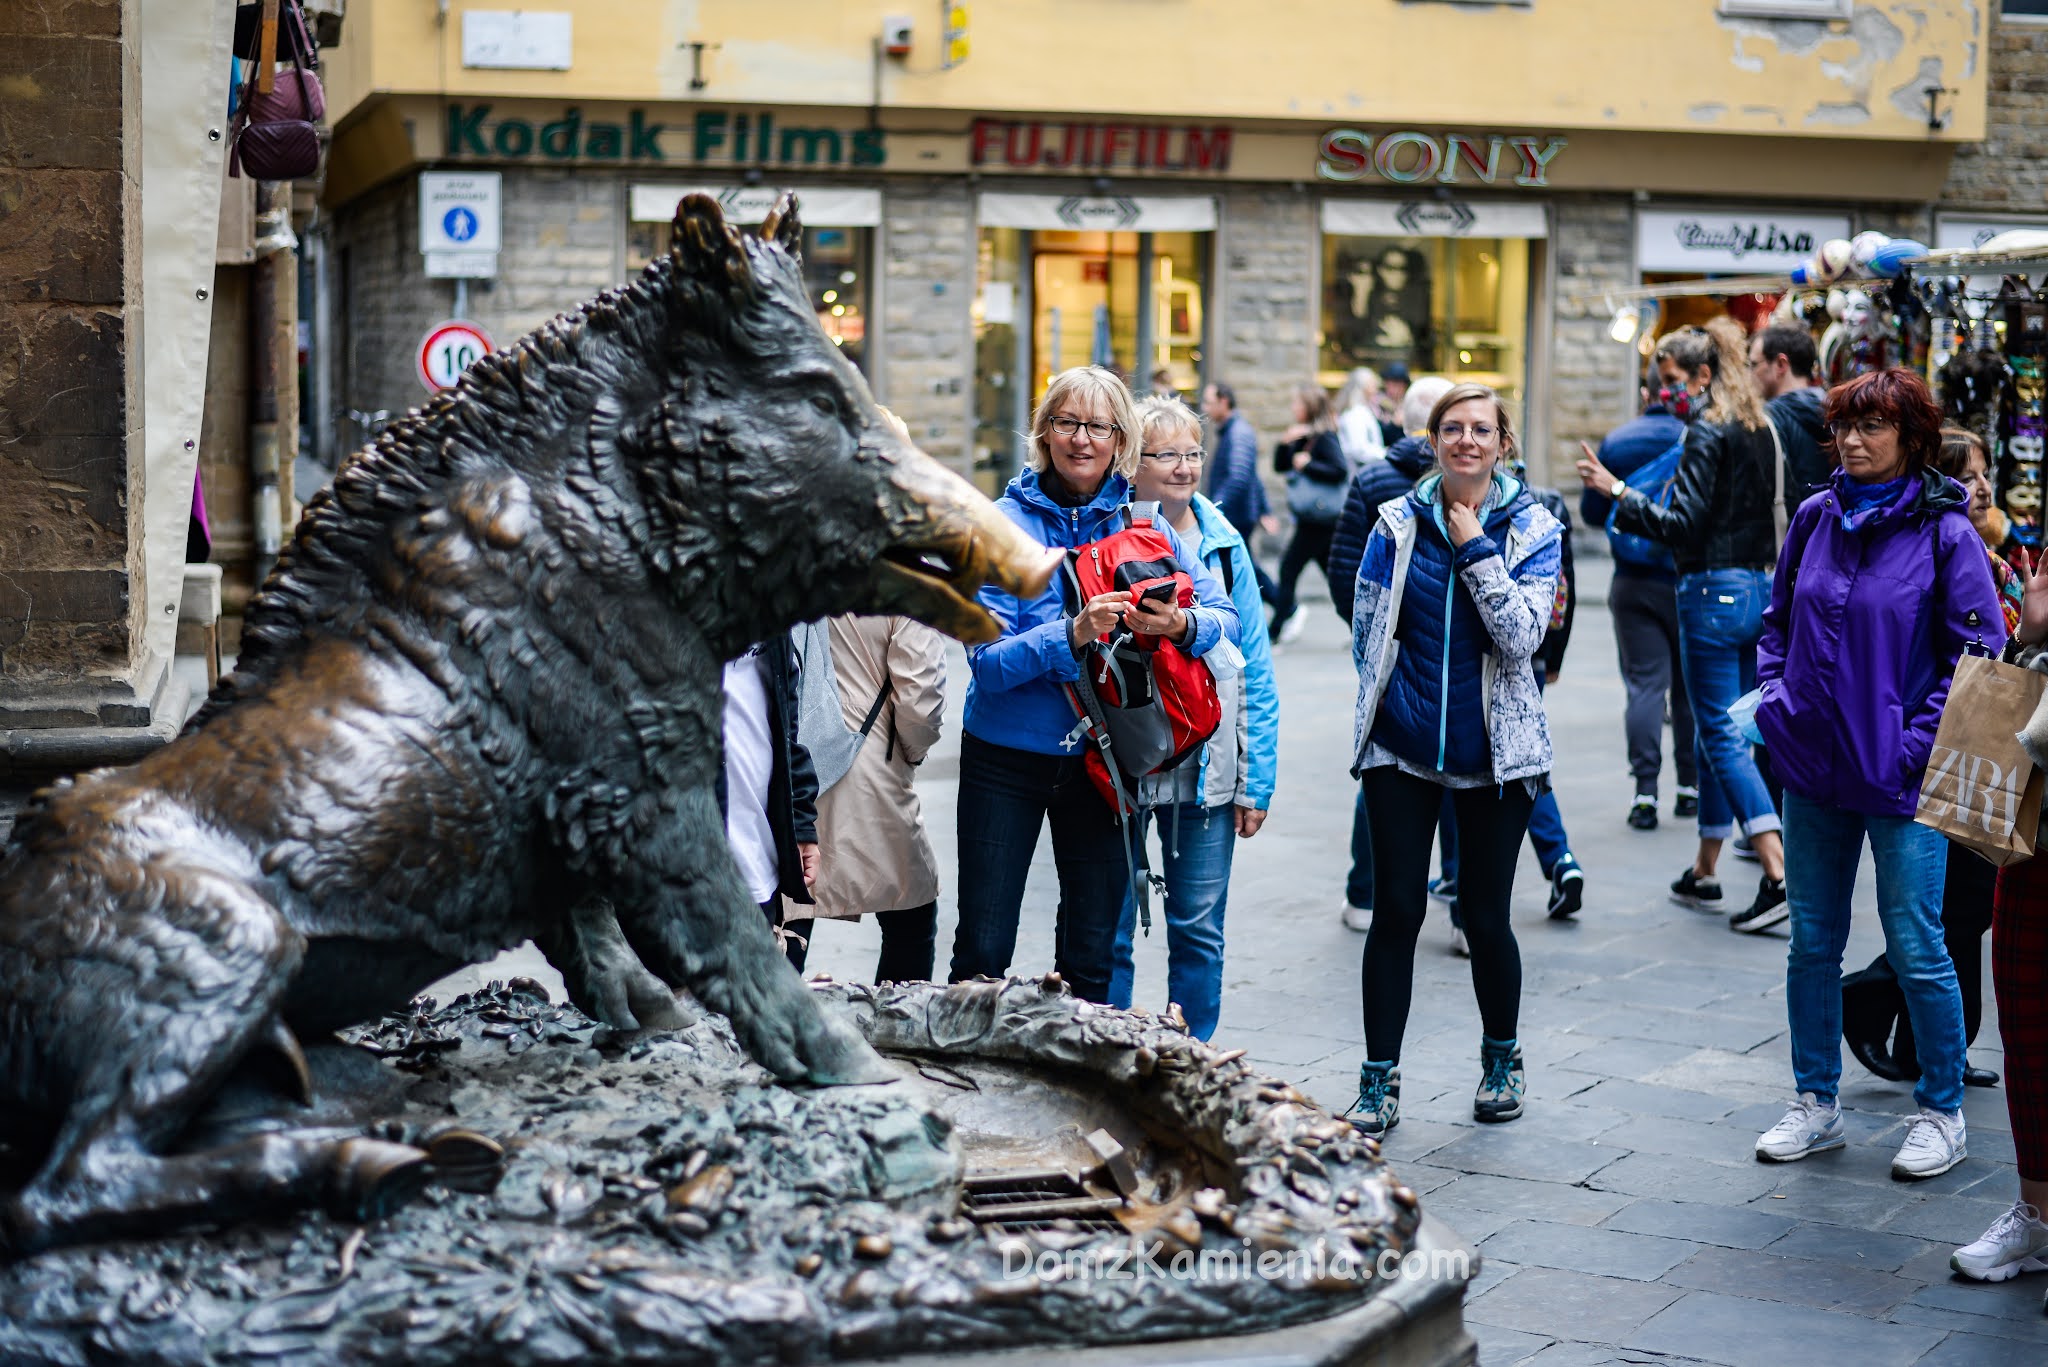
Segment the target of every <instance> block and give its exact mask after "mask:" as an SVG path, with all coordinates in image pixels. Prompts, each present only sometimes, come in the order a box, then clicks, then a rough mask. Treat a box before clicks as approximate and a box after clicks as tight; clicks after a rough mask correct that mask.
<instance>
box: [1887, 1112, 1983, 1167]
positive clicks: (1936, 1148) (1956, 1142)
mask: <svg viewBox="0 0 2048 1367" xmlns="http://www.w3.org/2000/svg"><path fill="white" fill-rule="evenodd" d="M1967 1139H1968V1136H1967V1135H1966V1133H1965V1127H1964V1125H1963V1113H1962V1112H1961V1111H1957V1112H1956V1113H1955V1114H1954V1115H1943V1114H1942V1113H1941V1112H1940V1111H1922V1112H1920V1117H1919V1119H1917V1120H1915V1121H1914V1122H1913V1128H1912V1129H1910V1130H1908V1131H1907V1132H1906V1142H1905V1143H1903V1144H1901V1145H1899V1153H1898V1157H1896V1158H1894V1159H1892V1180H1893V1181H1894V1182H1917V1181H1919V1180H1921V1179H1922V1178H1925V1177H1939V1176H1941V1175H1942V1174H1943V1173H1945V1172H1947V1171H1948V1170H1949V1169H1950V1168H1952V1167H1954V1166H1955V1165H1956V1164H1958V1163H1960V1162H1962V1161H1963V1159H1965V1158H1966V1157H1968V1156H1969V1153H1970V1146H1969V1144H1968V1142H1967Z"/></svg>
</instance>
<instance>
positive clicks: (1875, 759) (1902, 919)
mask: <svg viewBox="0 0 2048 1367" xmlns="http://www.w3.org/2000/svg"><path fill="white" fill-rule="evenodd" d="M1827 430H1828V434H1829V438H1830V441H1831V446H1832V452H1833V455H1834V458H1835V462H1836V464H1837V466H1838V467H1839V468H1838V469H1837V470H1836V471H1835V474H1834V477H1833V478H1832V479H1831V480H1830V481H1829V483H1828V485H1827V487H1826V488H1824V489H1823V490H1822V491H1821V492H1819V493H1817V494H1815V495H1814V496H1813V497H1812V498H1809V499H1807V500H1806V502H1805V503H1803V504H1801V505H1800V508H1799V512H1798V514H1797V515H1796V516H1794V517H1793V519H1792V526H1791V530H1790V532H1789V534H1788V535H1787V536H1786V538H1785V548H1784V551H1783V552H1782V553H1781V554H1780V555H1779V557H1778V569H1777V574H1776V576H1775V577H1774V579H1773V581H1772V585H1771V605H1770V607H1769V608H1768V609H1766V610H1765V612H1764V634H1763V640H1762V641H1761V642H1760V643H1759V644H1758V646H1757V679H1758V681H1759V683H1760V685H1761V688H1762V693H1763V697H1762V700H1761V702H1760V703H1759V705H1758V707H1757V711H1756V724H1757V728H1758V729H1759V730H1760V731H1761V732H1762V733H1763V738H1764V744H1765V746H1766V747H1767V748H1768V749H1769V751H1770V756H1771V767H1772V768H1773V769H1774V770H1776V771H1777V775H1778V778H1779V779H1780V781H1782V782H1783V783H1784V785H1785V891H1786V898H1787V901H1788V903H1789V904H1790V906H1791V908H1792V918H1791V919H1792V952H1791V956H1790V958H1789V959H1788V961H1787V963H1786V968H1785V1007H1786V1013H1787V1015H1788V1016H1789V1018H1790V1023H1791V1030H1792V1074H1793V1078H1794V1080H1795V1081H1796V1083H1797V1085H1798V1088H1799V1099H1798V1101H1797V1102H1795V1103H1794V1104H1793V1106H1792V1107H1791V1109H1790V1110H1788V1111H1786V1113H1785V1118H1784V1119H1783V1120H1780V1121H1779V1122H1778V1123H1777V1124H1776V1125H1774V1126H1772V1127H1771V1129H1770V1130H1769V1131H1767V1132H1766V1133H1765V1134H1764V1135H1763V1137H1762V1138H1760V1139H1759V1140H1757V1144H1756V1155H1757V1157H1758V1158H1761V1159H1766V1160H1769V1161H1773V1162H1780V1163H1784V1162H1790V1161H1792V1160H1793V1159H1797V1158H1804V1157H1806V1155H1808V1154H1810V1153H1818V1152H1820V1151H1822V1150H1825V1149H1836V1148H1840V1147H1841V1146H1842V1144H1843V1132H1842V1113H1841V1109H1840V1107H1839V1106H1837V1104H1836V1101H1835V1090H1836V1086H1837V1084H1838V1083H1839V1082H1840V1080H1841V1075H1842V1048H1841V1036H1842V950H1843V948H1844V946H1845V945H1846V944H1847V941H1848V938H1849V904H1850V899H1851V897H1852V895H1853V893H1854V891H1855V886H1856V865H1857V863H1858V861H1859V860H1860V859H1861V857H1862V851H1863V842H1864V841H1865V840H1866V839H1868V840H1869V842H1870V849H1871V855H1872V858H1873V859H1874V860H1875V862H1876V865H1877V914H1878V919H1879V921H1880V922H1881V923H1882V924H1883V926H1884V940H1885V952H1886V954H1887V955H1888V956H1889V957H1890V959H1891V962H1892V965H1893V967H1895V968H1896V969H1897V970H1898V974H1899V986H1900V987H1901V988H1902V989H1903V990H1904V993H1905V997H1906V1009H1907V1012H1908V1013H1909V1015H1910V1018H1911V1020H1912V1023H1913V1037H1914V1040H1915V1042H1916V1044H1917V1045H1918V1048H1919V1054H1920V1082H1919V1085H1918V1086H1916V1087H1915V1088H1914V1090H1913V1097H1914V1100H1915V1102H1916V1103H1918V1105H1919V1107H1920V1115H1919V1118H1918V1119H1917V1120H1915V1121H1914V1123H1913V1127H1912V1129H1911V1130H1910V1131H1909V1132H1908V1133H1907V1135H1906V1142H1905V1144H1904V1146H1903V1147H1901V1148H1900V1150H1899V1152H1898V1156H1897V1157H1896V1158H1894V1159H1893V1160H1892V1176H1893V1177H1894V1178H1895V1179H1898V1180H1902V1181H1906V1180H1913V1179H1917V1178H1924V1177H1933V1176H1935V1175H1937V1174H1939V1173H1944V1172H1947V1171H1948V1170H1949V1169H1950V1168H1952V1167H1954V1166H1955V1165H1956V1164H1957V1163H1959V1162H1961V1161H1962V1158H1963V1155H1964V1153H1965V1144H1964V1131H1963V1066H1964V1061H1965V1055H1964V1040H1963V1003H1962V997H1961V994H1960V993H1959V992H1958V990H1957V986H1956V971H1955V965H1954V964H1953V963H1952V962H1951V961H1950V959H1949V955H1948V947H1947V945H1946V944H1945V943H1943V939H1942V929H1941V898H1942V883H1943V879H1944V876H1945V873H1946V870H1947V863H1948V842H1947V840H1946V839H1944V838H1943V837H1942V835H1941V833H1940V832H1938V831H1936V830H1934V829H1933V828H1931V827H1928V826H1922V825H1919V824H1917V823H1916V822H1915V821H1914V820H1913V813H1914V809H1915V806H1916V803H1917V800H1918V797H1919V792H1920V778H1921V774H1922V771H1924V770H1925V769H1926V767H1927V759H1928V752H1929V751H1930V750H1931V749H1932V747H1933V745H1934V731H1935V727H1936V726H1937V725H1938V724H1939V722H1940V721H1941V710H1942V706H1943V704H1944V703H1945V702H1946V701H1947V700H1948V688H1949V680H1950V678H1951V677H1952V676H1953V675H1954V673H1955V667H1956V659H1957V657H1958V656H1960V655H1961V654H1962V652H1963V651H1964V650H1966V649H1972V650H1981V651H1983V652H1985V653H1987V654H1990V655H1996V654H1998V653H1999V651H2001V650H2003V649H2004V647H2005V619H2004V616H2003V615H2002V614H2001V612H2000V611H1999V606H1998V593H1997V591H1996V590H1995V589H1994V588H1993V587H1992V583H1991V570H1990V568H1989V565H1988V563H1987V562H1986V560H1985V557H1984V545H1983V542H1982V541H1980V540H1979V539H1978V536H1977V532H1976V530H1975V528H1973V527H1972V526H1971V525H1970V517H1969V512H1968V509H1969V506H1970V499H1969V495H1968V494H1967V493H1965V492H1964V491H1963V488H1962V486H1961V485H1959V484H1957V483H1955V482H1954V481H1953V480H1950V479H1947V478H1944V477H1943V476H1942V475H1940V474H1938V473H1936V472H1935V471H1934V470H1932V469H1930V468H1929V466H1930V464H1931V463H1932V461H1933V459H1934V457H1935V454H1936V452H1937V451H1938V450H1939V449H1940V445H1941V410H1940V409H1939V408H1937V407H1936V406H1935V403H1934V399H1933V396H1932V395H1930V394H1929V393H1928V392H1927V385H1926V383H1925V382H1924V381H1923V380H1921V378H1920V377H1919V376H1918V375H1915V374H1913V373H1912V372H1910V371H1906V370H1882V371H1874V372H1872V373H1870V374H1867V375H1859V376H1857V377H1856V378H1855V379H1853V380H1851V381H1849V382H1848V383H1847V384H1843V385H1840V386H1838V387H1837V388H1835V389H1834V390H1833V391H1832V392H1831V393H1829V395H1828V401H1827Z"/></svg>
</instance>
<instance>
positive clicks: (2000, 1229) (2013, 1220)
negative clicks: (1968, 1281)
mask: <svg viewBox="0 0 2048 1367" xmlns="http://www.w3.org/2000/svg"><path fill="white" fill-rule="evenodd" d="M1948 1265H1949V1269H1950V1270H1951V1271H1954V1272H1960V1273H1962V1274H1963V1275H1964V1276H1965V1277H1975V1278H1976V1279H1977V1280H1978V1281H1980V1282H2002V1281H2006V1280H2009V1279H2010V1278H2013V1277H2017V1276H2019V1275H2020V1273H2022V1272H2048V1224H2043V1223H2042V1221H2041V1212H2040V1211H2038V1210H2036V1209H2034V1207H2032V1206H2030V1205H2028V1204H2027V1203H2026V1202H2025V1201H2015V1202H2013V1203H2012V1209H2011V1210H2009V1211H2007V1212H2006V1213H2005V1214H2003V1215H2001V1216H1999V1217H1998V1218H1997V1219H1996V1220H1993V1221H1992V1222H1991V1228H1989V1229H1987V1230H1985V1231H1984V1233H1983V1234H1982V1235H1980V1236H1979V1237H1978V1239H1977V1242H1976V1243H1974V1244H1964V1245H1963V1246H1962V1247H1961V1248H1959V1249H1957V1250H1956V1251H1955V1252H1954V1253H1951V1254H1949V1258H1948Z"/></svg>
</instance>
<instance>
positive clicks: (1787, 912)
mask: <svg viewBox="0 0 2048 1367" xmlns="http://www.w3.org/2000/svg"><path fill="white" fill-rule="evenodd" d="M1791 915H1792V907H1791V905H1790V904H1789V903H1788V902H1786V900H1785V880H1784V879H1782V878H1766V879H1764V880H1763V881H1762V882H1760V883H1758V884H1757V885H1756V900H1755V901H1754V902H1751V903H1750V904H1749V910H1747V911H1738V912H1736V913H1735V914H1734V915H1733V916H1730V917H1729V918H1728V929H1730V930H1734V931H1740V932H1741V933H1742V934H1744V935H1754V934H1755V933H1756V932H1758V931H1759V930H1764V929H1767V928H1769V927H1771V926H1774V925H1777V924H1778V923H1779V922H1781V921H1784V920H1786V919H1788V918H1789V917H1790V916H1791Z"/></svg>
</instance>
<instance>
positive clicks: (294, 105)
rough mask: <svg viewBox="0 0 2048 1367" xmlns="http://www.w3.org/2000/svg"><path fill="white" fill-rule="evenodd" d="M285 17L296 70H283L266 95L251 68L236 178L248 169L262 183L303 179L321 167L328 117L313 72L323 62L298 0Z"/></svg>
mask: <svg viewBox="0 0 2048 1367" xmlns="http://www.w3.org/2000/svg"><path fill="white" fill-rule="evenodd" d="M284 15H285V22H284V25H283V27H284V32H285V39H286V41H287V43H289V44H290V47H291V62H292V66H291V70H290V72H288V73H287V72H279V73H278V74H277V77H276V79H275V80H274V81H273V82H272V83H271V89H270V93H269V94H267V95H265V94H261V93H259V92H258V91H257V89H256V70H255V68H254V66H253V65H252V68H251V70H250V73H249V83H248V85H247V86H246V87H245V88H244V90H243V96H242V112H241V116H240V118H241V127H240V128H239V129H238V130H237V131H236V134H235V144H234V150H233V152H232V153H231V155H230V156H229V159H228V174H229V175H231V176H239V175H241V174H242V168H243V167H244V166H246V167H248V169H249V174H250V175H252V176H254V177H255V178H256V179H258V180H298V179H300V178H301V177H304V176H310V175H312V174H313V173H314V172H315V171H317V170H318V169H319V168H320V128H319V121H320V120H321V119H322V118H324V117H325V116H326V113H327V97H326V93H325V92H324V91H322V90H321V88H320V77H319V75H318V74H317V73H316V72H315V71H314V70H313V68H315V67H317V66H318V65H319V61H320V59H319V55H318V52H317V50H316V49H315V47H314V45H313V37H312V34H310V33H308V32H307V30H306V19H305V15H304V13H303V12H302V11H301V10H300V9H299V6H298V3H297V0H285V3H284ZM258 60H259V61H260V60H261V59H260V58H259V59H258Z"/></svg>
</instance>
